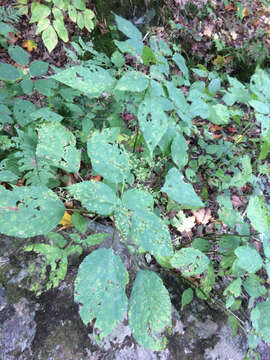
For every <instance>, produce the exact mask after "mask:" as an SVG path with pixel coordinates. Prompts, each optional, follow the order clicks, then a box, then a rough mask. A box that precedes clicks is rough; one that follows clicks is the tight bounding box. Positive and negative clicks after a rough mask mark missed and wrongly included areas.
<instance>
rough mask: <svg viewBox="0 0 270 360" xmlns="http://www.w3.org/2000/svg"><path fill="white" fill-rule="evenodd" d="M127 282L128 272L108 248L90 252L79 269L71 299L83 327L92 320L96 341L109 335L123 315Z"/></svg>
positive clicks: (125, 306)
mask: <svg viewBox="0 0 270 360" xmlns="http://www.w3.org/2000/svg"><path fill="white" fill-rule="evenodd" d="M128 281H129V277H128V272H127V270H126V269H125V267H124V265H123V263H122V261H121V259H120V256H119V255H115V254H114V253H113V250H112V249H103V248H102V249H98V250H95V251H93V252H92V253H91V254H90V255H88V256H87V257H86V258H85V259H84V260H83V261H82V263H81V264H80V266H79V271H78V275H77V278H76V280H75V293H74V299H75V301H76V302H78V303H79V304H80V305H79V306H80V316H81V319H82V321H83V322H84V324H85V325H87V324H88V323H91V321H92V320H94V319H95V328H97V329H98V330H99V331H100V334H99V337H100V339H102V338H103V337H105V336H107V335H109V334H110V333H111V332H112V331H113V330H114V329H115V328H116V327H117V325H118V323H119V322H120V321H122V320H123V318H124V317H125V315H126V311H127V306H128V299H127V296H126V293H125V288H126V285H127V283H128Z"/></svg>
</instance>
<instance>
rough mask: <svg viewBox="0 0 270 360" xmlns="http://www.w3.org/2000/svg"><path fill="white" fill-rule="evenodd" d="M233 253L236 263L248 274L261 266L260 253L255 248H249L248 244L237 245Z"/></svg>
mask: <svg viewBox="0 0 270 360" xmlns="http://www.w3.org/2000/svg"><path fill="white" fill-rule="evenodd" d="M234 253H235V255H236V256H237V259H236V260H235V263H236V265H237V266H238V267H240V268H241V269H244V270H246V271H247V272H248V273H249V274H255V273H256V272H257V271H258V270H260V269H261V267H262V266H263V261H262V258H261V255H260V254H259V253H258V251H257V250H256V249H251V248H250V247H249V246H239V247H238V248H237V249H236V250H235V251H234Z"/></svg>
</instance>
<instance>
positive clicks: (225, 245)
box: [218, 235, 240, 255]
mask: <svg viewBox="0 0 270 360" xmlns="http://www.w3.org/2000/svg"><path fill="white" fill-rule="evenodd" d="M239 245H240V237H239V236H233V235H224V236H222V237H221V238H220V240H219V242H218V251H219V252H220V253H221V254H226V255H231V254H233V253H234V250H235V249H236V248H237V247H238V246H239Z"/></svg>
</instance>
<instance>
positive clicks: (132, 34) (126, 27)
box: [114, 14, 142, 40]
mask: <svg viewBox="0 0 270 360" xmlns="http://www.w3.org/2000/svg"><path fill="white" fill-rule="evenodd" d="M114 17H115V21H116V24H117V27H118V29H119V30H120V31H121V32H122V33H123V34H125V35H126V36H127V37H128V38H131V39H136V40H142V34H141V32H140V31H139V30H138V29H137V28H136V26H134V25H133V24H132V23H131V22H130V21H128V20H126V19H123V18H122V17H121V16H118V15H116V14H115V15H114Z"/></svg>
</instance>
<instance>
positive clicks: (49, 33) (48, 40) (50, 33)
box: [42, 25, 58, 53]
mask: <svg viewBox="0 0 270 360" xmlns="http://www.w3.org/2000/svg"><path fill="white" fill-rule="evenodd" d="M42 41H43V43H44V45H45V46H46V48H47V49H48V51H49V53H50V52H52V51H53V49H54V48H55V47H56V45H57V42H58V38H57V34H56V32H55V30H54V28H53V27H52V25H49V26H48V27H47V29H46V30H44V31H43V33H42Z"/></svg>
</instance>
